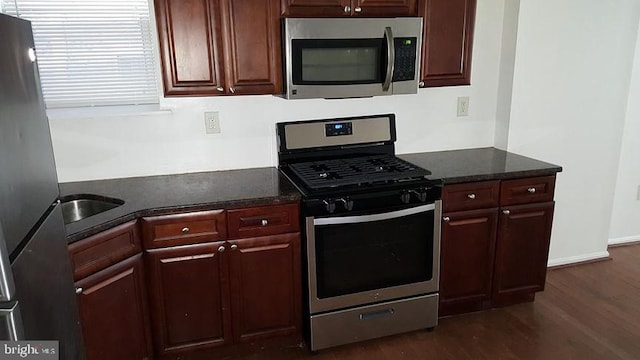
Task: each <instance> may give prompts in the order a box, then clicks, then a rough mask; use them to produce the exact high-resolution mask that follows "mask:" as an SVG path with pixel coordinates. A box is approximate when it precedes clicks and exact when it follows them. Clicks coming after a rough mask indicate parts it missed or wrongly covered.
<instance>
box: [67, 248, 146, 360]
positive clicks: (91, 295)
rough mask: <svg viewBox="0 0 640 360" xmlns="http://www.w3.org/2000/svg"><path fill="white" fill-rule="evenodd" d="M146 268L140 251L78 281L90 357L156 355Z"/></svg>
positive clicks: (90, 359) (97, 359) (133, 358)
mask: <svg viewBox="0 0 640 360" xmlns="http://www.w3.org/2000/svg"><path fill="white" fill-rule="evenodd" d="M142 270H143V266H142V255H141V254H138V255H135V256H133V257H131V258H129V259H127V260H124V261H121V262H119V263H117V264H115V265H112V266H110V267H108V268H106V269H104V270H102V271H99V272H97V273H95V274H93V275H90V276H88V277H86V278H84V279H82V280H79V281H77V282H76V283H75V285H76V288H77V289H78V291H80V293H79V295H78V304H79V307H80V318H81V323H82V334H83V337H84V343H85V347H86V351H87V359H88V360H101V359H104V360H113V359H131V360H137V359H151V358H152V357H153V356H152V354H153V352H152V347H151V336H150V330H149V329H150V328H149V322H148V313H147V307H146V304H147V297H146V293H145V286H144V281H143V276H142Z"/></svg>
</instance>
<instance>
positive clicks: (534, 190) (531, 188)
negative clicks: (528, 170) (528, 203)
mask: <svg viewBox="0 0 640 360" xmlns="http://www.w3.org/2000/svg"><path fill="white" fill-rule="evenodd" d="M527 191H528V192H529V194H535V193H536V188H534V187H530V188H528V189H527Z"/></svg>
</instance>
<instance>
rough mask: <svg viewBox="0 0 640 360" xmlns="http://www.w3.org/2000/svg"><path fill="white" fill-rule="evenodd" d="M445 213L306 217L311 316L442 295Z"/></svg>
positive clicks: (413, 210)
mask: <svg viewBox="0 0 640 360" xmlns="http://www.w3.org/2000/svg"><path fill="white" fill-rule="evenodd" d="M441 212H442V210H441V202H440V201H439V200H438V201H436V202H435V203H433V204H427V205H421V206H415V207H410V208H404V209H401V210H394V211H391V212H380V213H374V214H366V215H358V216H334V217H320V218H314V217H307V218H306V231H307V260H308V267H309V269H308V276H309V279H308V280H309V308H310V312H311V314H316V313H319V312H324V311H330V310H336V309H343V308H347V307H351V306H358V305H363V304H370V303H376V302H381V301H386V300H391V299H397V298H405V297H410V296H416V295H422V294H428V293H434V292H437V291H438V278H439V265H440V262H439V259H440V221H439V220H440V216H441Z"/></svg>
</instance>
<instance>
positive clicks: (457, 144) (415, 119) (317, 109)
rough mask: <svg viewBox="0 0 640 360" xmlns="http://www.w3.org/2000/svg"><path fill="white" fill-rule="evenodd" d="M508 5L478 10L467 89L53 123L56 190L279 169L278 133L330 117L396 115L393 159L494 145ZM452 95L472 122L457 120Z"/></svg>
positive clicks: (260, 99)
mask: <svg viewBox="0 0 640 360" xmlns="http://www.w3.org/2000/svg"><path fill="white" fill-rule="evenodd" d="M503 8H504V0H483V1H480V2H479V4H478V9H477V20H476V31H475V40H474V41H475V43H474V54H473V64H472V67H473V71H472V74H473V75H472V83H473V85H472V86H465V87H450V88H434V89H423V90H419V93H418V94H417V95H400V96H392V97H375V98H370V99H352V100H283V99H281V98H277V97H273V96H239V97H224V98H223V97H209V98H179V99H176V98H171V99H162V101H161V103H162V105H163V106H164V107H169V108H170V109H172V112H168V113H162V114H158V113H152V114H149V115H144V116H109V117H65V116H63V117H60V116H54V117H52V119H51V131H52V137H53V144H54V151H55V155H56V163H57V168H58V177H59V180H60V181H61V182H70V181H77V180H92V179H106V178H117V177H131V176H141V175H153V174H169V173H182V172H194V171H203V170H222V169H232V168H249V167H257V166H272V165H277V158H276V144H275V126H274V124H275V123H276V122H278V121H291V120H301V119H313V118H327V117H332V116H355V115H363V114H377V113H387V112H392V113H395V114H396V115H397V128H398V139H399V141H398V143H397V151H398V152H399V153H406V152H415V151H428V150H442V149H456V148H472V147H483V146H492V145H493V137H494V124H495V117H496V115H495V114H496V101H497V100H496V97H497V79H498V68H499V58H500V39H501V36H502V13H503ZM458 96H469V97H470V116H469V117H462V118H457V117H456V101H457V97H458ZM205 110H213V111H219V112H220V116H221V128H222V133H221V134H219V135H206V134H205V129H204V118H203V112H204V111H205Z"/></svg>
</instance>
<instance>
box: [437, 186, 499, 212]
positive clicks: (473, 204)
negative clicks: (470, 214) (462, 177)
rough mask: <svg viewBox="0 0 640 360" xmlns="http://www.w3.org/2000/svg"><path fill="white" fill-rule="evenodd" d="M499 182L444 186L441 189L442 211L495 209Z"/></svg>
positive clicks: (497, 200)
mask: <svg viewBox="0 0 640 360" xmlns="http://www.w3.org/2000/svg"><path fill="white" fill-rule="evenodd" d="M499 184H500V182H499V181H498V180H495V181H481V182H473V183H465V184H454V185H446V186H445V187H444V189H442V204H443V211H444V212H449V211H460V210H472V209H482V208H490V207H497V206H498V204H499V196H500V191H499V189H500V185H499Z"/></svg>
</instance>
